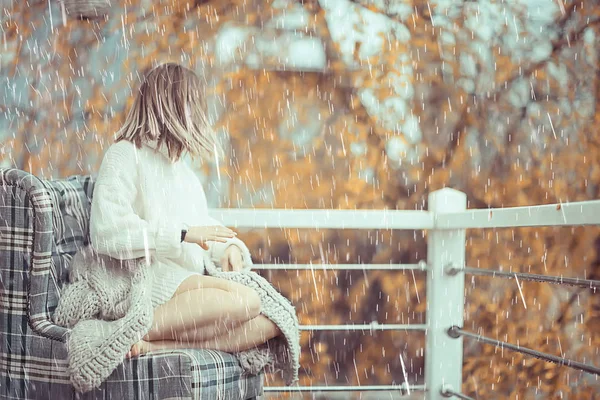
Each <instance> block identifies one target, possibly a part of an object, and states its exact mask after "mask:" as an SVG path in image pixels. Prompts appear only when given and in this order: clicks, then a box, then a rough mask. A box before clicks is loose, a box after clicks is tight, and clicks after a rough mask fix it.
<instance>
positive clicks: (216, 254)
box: [207, 217, 252, 269]
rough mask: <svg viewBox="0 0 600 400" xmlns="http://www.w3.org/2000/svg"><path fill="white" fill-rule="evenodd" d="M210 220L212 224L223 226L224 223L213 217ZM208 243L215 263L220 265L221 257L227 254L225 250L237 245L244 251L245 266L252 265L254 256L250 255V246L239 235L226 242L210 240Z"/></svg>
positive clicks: (243, 260) (243, 261) (249, 266)
mask: <svg viewBox="0 0 600 400" xmlns="http://www.w3.org/2000/svg"><path fill="white" fill-rule="evenodd" d="M210 220H211V223H210V225H220V226H223V224H222V223H220V222H219V221H217V220H216V219H214V218H212V217H211V218H210ZM207 243H209V248H208V252H209V255H210V258H211V260H212V261H213V262H214V263H215V264H217V265H219V264H220V263H221V258H223V256H224V255H225V250H227V248H228V247H229V246H231V245H236V246H237V247H239V248H240V250H241V252H242V263H243V264H244V268H247V269H249V268H251V267H252V256H251V255H250V250H249V249H248V246H246V244H245V243H244V242H242V241H241V240H240V239H238V238H237V237H233V238H230V239H227V241H226V242H214V241H209V242H207Z"/></svg>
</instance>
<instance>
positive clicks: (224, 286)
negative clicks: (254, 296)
mask: <svg viewBox="0 0 600 400" xmlns="http://www.w3.org/2000/svg"><path fill="white" fill-rule="evenodd" d="M197 289H220V290H225V291H227V292H230V293H247V292H248V291H250V290H251V289H250V288H248V287H246V286H244V285H242V284H240V283H237V282H232V281H228V280H227V279H223V278H215V277H214V276H208V275H199V274H197V275H192V276H190V277H188V278H186V279H185V280H184V281H183V282H181V284H180V285H179V287H177V290H176V291H175V293H174V294H173V297H175V296H177V295H180V294H182V293H185V292H189V291H190V290H197Z"/></svg>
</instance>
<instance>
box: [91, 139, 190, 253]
mask: <svg viewBox="0 0 600 400" xmlns="http://www.w3.org/2000/svg"><path fill="white" fill-rule="evenodd" d="M138 174H139V172H138V168H137V155H136V154H135V148H134V145H133V144H132V143H129V142H119V143H116V144H114V145H112V146H111V147H110V148H109V149H108V151H107V152H106V154H105V156H104V159H103V160H102V165H101V166H100V171H99V173H98V177H97V180H96V183H95V186H94V194H93V197H92V209H91V215H90V241H91V245H92V247H93V248H94V249H95V250H96V251H97V252H98V253H100V254H105V255H108V256H111V257H114V258H118V259H121V260H124V259H131V258H138V257H146V256H148V255H150V254H153V255H156V256H158V257H165V258H174V257H178V256H179V255H181V242H180V241H181V228H182V227H181V226H179V225H178V224H174V223H171V222H170V221H168V220H167V219H161V218H159V219H158V223H156V224H150V223H149V222H148V221H146V220H144V219H143V218H141V217H140V216H139V215H138V214H137V213H136V211H135V209H134V207H133V204H134V202H135V199H136V196H137V194H138V187H139V182H138V179H139V175H138Z"/></svg>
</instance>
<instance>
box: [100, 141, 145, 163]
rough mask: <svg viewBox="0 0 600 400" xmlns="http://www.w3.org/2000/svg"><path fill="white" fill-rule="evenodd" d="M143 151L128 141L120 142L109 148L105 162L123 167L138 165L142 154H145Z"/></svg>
mask: <svg viewBox="0 0 600 400" xmlns="http://www.w3.org/2000/svg"><path fill="white" fill-rule="evenodd" d="M143 147H144V146H142V149H143ZM142 149H138V148H137V147H136V145H135V144H134V143H132V142H130V141H128V140H120V141H118V142H115V143H113V144H111V145H110V146H108V149H107V150H106V152H105V153H104V162H110V163H119V164H121V165H128V164H132V163H136V164H137V163H139V161H140V154H142V153H143V150H142Z"/></svg>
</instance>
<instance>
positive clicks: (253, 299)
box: [245, 289, 262, 318]
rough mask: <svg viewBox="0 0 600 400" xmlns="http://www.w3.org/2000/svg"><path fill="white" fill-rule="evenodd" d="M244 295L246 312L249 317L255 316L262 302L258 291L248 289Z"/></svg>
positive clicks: (258, 312)
mask: <svg viewBox="0 0 600 400" xmlns="http://www.w3.org/2000/svg"><path fill="white" fill-rule="evenodd" d="M245 296H246V304H247V307H248V314H250V317H251V318H254V317H257V316H258V315H259V314H260V311H261V309H262V304H261V301H260V296H259V295H258V292H257V291H256V290H254V289H250V290H248V292H247V293H246V294H245Z"/></svg>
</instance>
